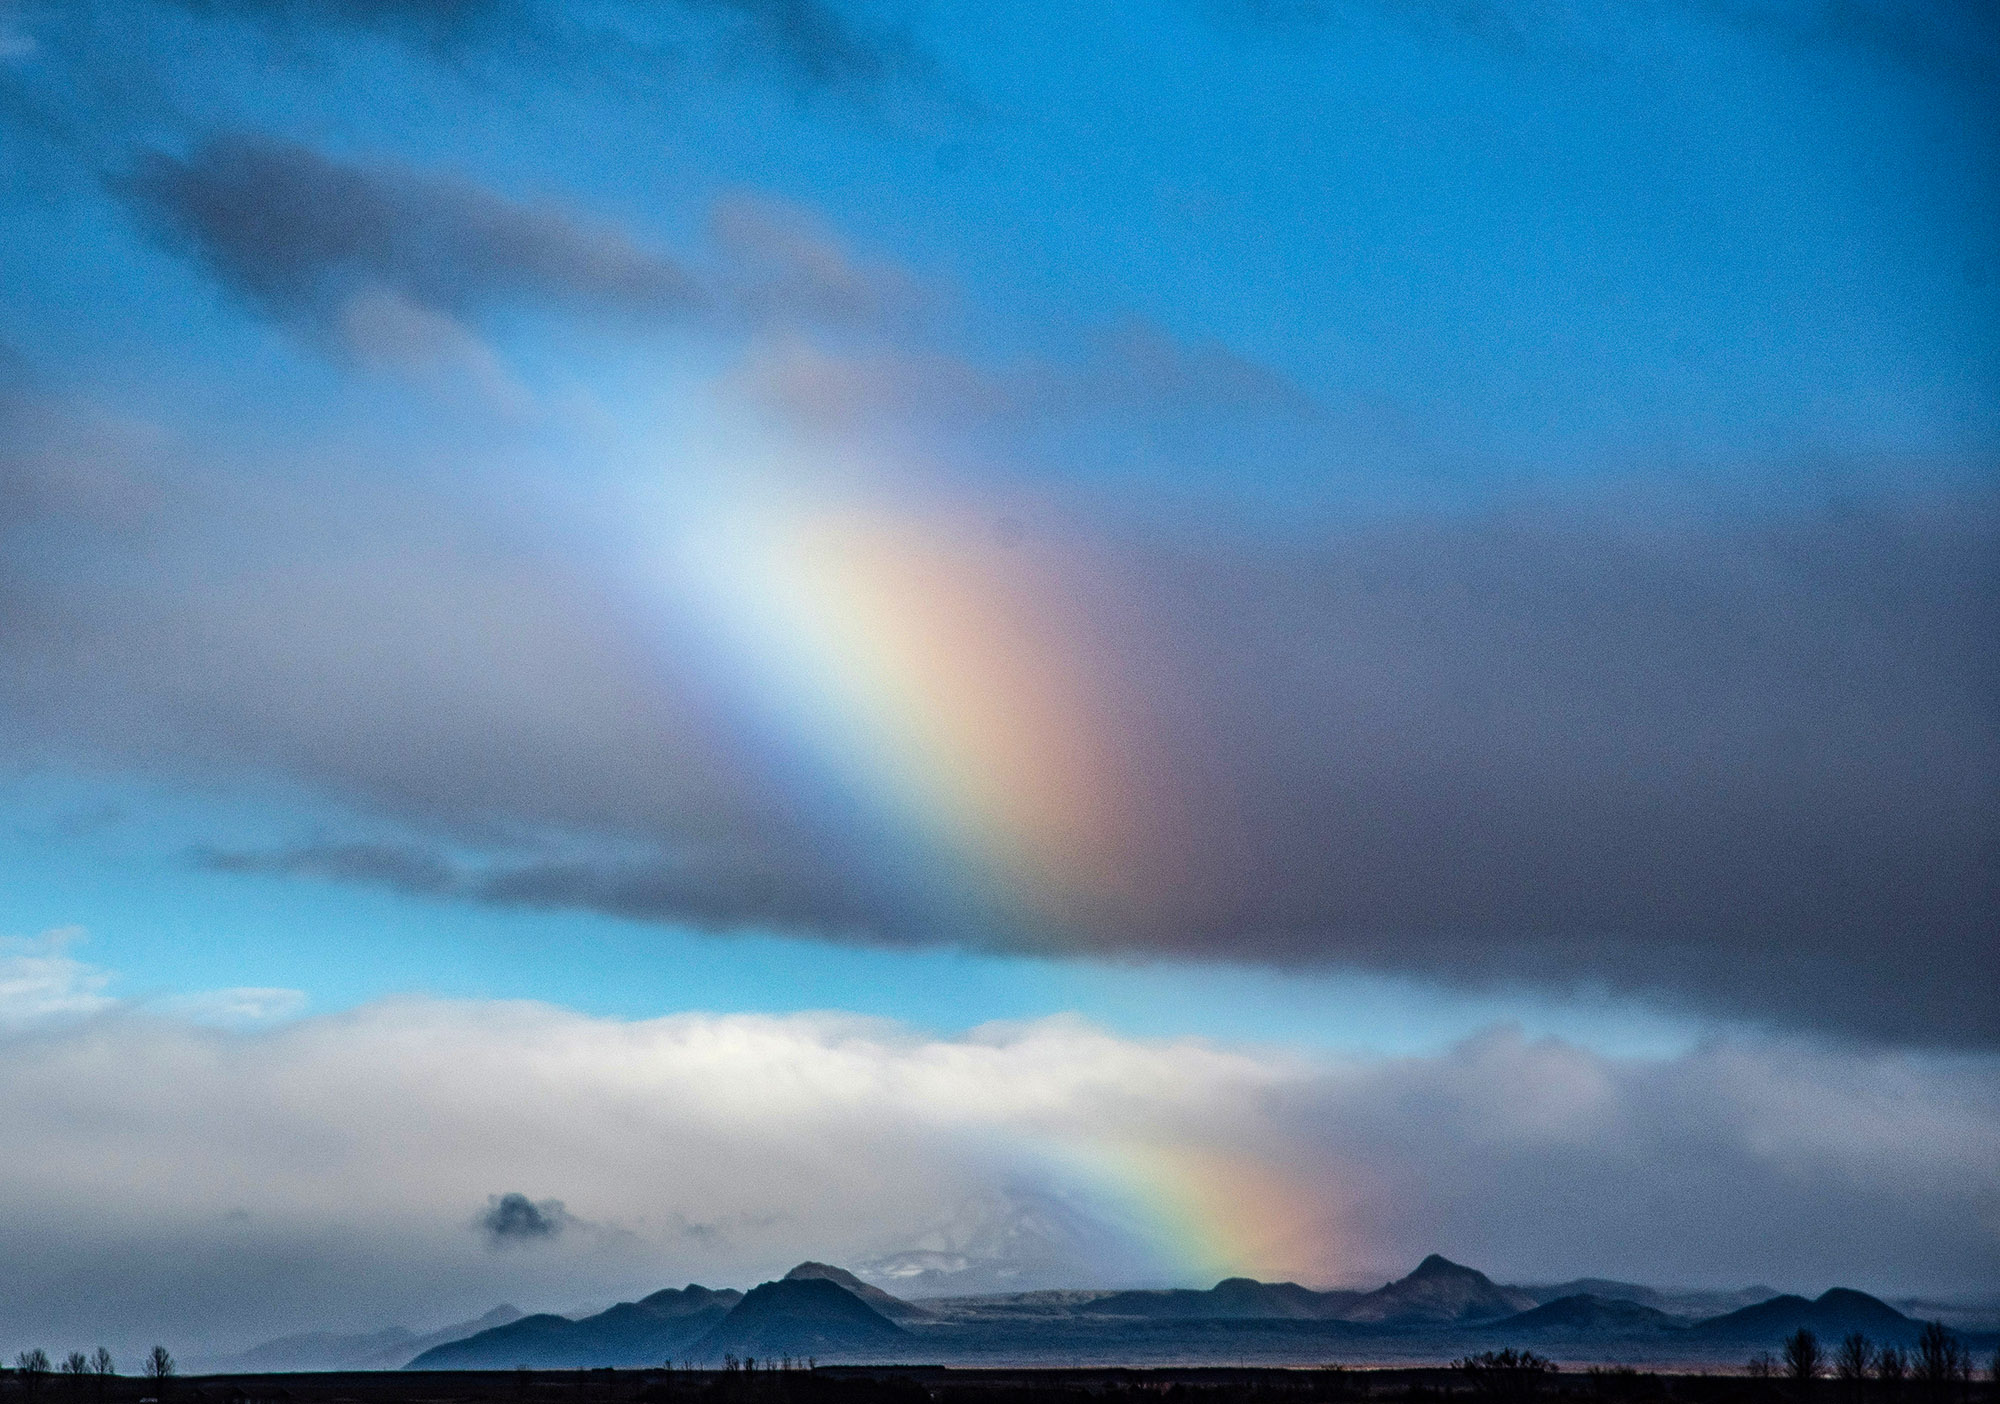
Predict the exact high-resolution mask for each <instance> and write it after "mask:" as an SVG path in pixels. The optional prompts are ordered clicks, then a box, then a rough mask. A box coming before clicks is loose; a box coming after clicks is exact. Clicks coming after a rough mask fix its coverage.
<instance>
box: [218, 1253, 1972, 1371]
mask: <svg viewBox="0 0 2000 1404" xmlns="http://www.w3.org/2000/svg"><path fill="white" fill-rule="evenodd" d="M1564 1285H1566V1286H1567V1285H1586V1286H1589V1287H1592V1288H1595V1289H1597V1290H1594V1291H1582V1292H1568V1293H1565V1294H1563V1295H1558V1296H1554V1297H1550V1296H1548V1293H1549V1292H1550V1291H1552V1290H1557V1289H1552V1288H1532V1289H1531V1288H1522V1287H1512V1286H1505V1285H1502V1284H1499V1283H1495V1282H1494V1281H1493V1280H1492V1279H1491V1278H1489V1277H1488V1276H1487V1275H1486V1274H1484V1273H1482V1272H1479V1271H1478V1270H1476V1269H1474V1268H1469V1267H1465V1266H1463V1265H1461V1264H1458V1263H1454V1262H1451V1261H1450V1260H1449V1259H1446V1258H1443V1257H1440V1256H1438V1255H1435V1254H1433V1255H1432V1256H1430V1257H1427V1258H1425V1259H1424V1260H1423V1261H1422V1262H1421V1263H1419V1264H1418V1265H1417V1267H1416V1268H1415V1269H1414V1270H1413V1271H1411V1272H1410V1273H1409V1274H1408V1275H1407V1276H1404V1277H1400V1278H1397V1279H1396V1280H1395V1281H1393V1282H1389V1283H1385V1284H1384V1285H1383V1286H1381V1287H1379V1288H1377V1289H1375V1290H1373V1291H1365V1292H1364V1291H1318V1290H1315V1289H1313V1288H1309V1287H1304V1286H1301V1285H1299V1284H1298V1283H1295V1282H1258V1281H1255V1280H1253V1279H1250V1278H1243V1277H1233V1278H1226V1279H1224V1280H1223V1281H1221V1282H1218V1283H1217V1284H1216V1285H1215V1286H1214V1287H1211V1288H1208V1289H1206V1290H1203V1291H1195V1290H1189V1289H1162V1290H1147V1291H1095V1292H1092V1291H1037V1292H1026V1293H1016V1294H1011V1295H1005V1294H1000V1295H985V1296H967V1297H949V1298H931V1299H927V1300H925V1301H924V1302H923V1303H922V1304H921V1305H920V1304H918V1303H914V1302H909V1301H905V1300H903V1299H901V1298H898V1297H896V1296H894V1295H892V1294H890V1293H889V1292H886V1291H884V1290H883V1289H882V1288H880V1287H878V1286H875V1285H873V1284H871V1283H868V1282H866V1281H864V1280H862V1279H861V1278H860V1277H858V1276H856V1275H855V1274H853V1273H851V1272H848V1271H846V1270H844V1269H841V1268H838V1267H832V1266H829V1265H828V1264H825V1263H818V1262H806V1263H801V1264H799V1265H798V1266H797V1267H796V1268H793V1269H792V1270H791V1272H789V1273H787V1274H786V1275H785V1276H784V1277H783V1278H780V1279H778V1280H776V1281H773V1282H766V1283H764V1284H762V1285H760V1286H758V1287H755V1288H753V1289H752V1290H751V1291H749V1292H748V1293H742V1292H737V1291H733V1290H728V1289H724V1290H719V1291H716V1290H710V1289H709V1288H706V1287H702V1286H698V1285H689V1286H687V1287H684V1288H678V1289H669V1290H667V1291H663V1292H656V1293H654V1294H653V1295H651V1296H649V1297H645V1298H642V1299H641V1300H639V1301H636V1302H624V1303H620V1304H619V1305H617V1306H614V1307H612V1308H610V1309H609V1310H606V1311H602V1312H598V1313H595V1314H593V1315H588V1316H583V1317H580V1318H577V1319H575V1320H571V1319H569V1318H566V1317H561V1316H552V1315H538V1316H526V1317H520V1318H519V1319H517V1320H511V1321H507V1322H503V1323H500V1324H498V1325H495V1326H492V1327H490V1328H488V1329H485V1330H480V1331H476V1332H473V1333H471V1334H469V1335H466V1336H464V1337H462V1338H457V1339H453V1340H450V1341H447V1342H441V1343H438V1344H435V1345H432V1346H430V1347H428V1348H427V1349H423V1350H421V1351H417V1352H414V1353H413V1355H412V1357H411V1358H410V1359H409V1362H408V1365H407V1366H406V1368H408V1369H413V1370H445V1369H454V1370H459V1369H511V1368H514V1367H517V1366H530V1367H537V1368H566V1369H582V1368H590V1367H597V1366H616V1367H626V1368H631V1367H636V1366H658V1365H660V1364H662V1363H663V1362H666V1361H672V1362H674V1363H675V1364H677V1365H714V1364H720V1363H722V1362H723V1360H724V1359H725V1358H726V1357H730V1356H734V1357H737V1358H739V1359H740V1358H746V1357H754V1358H757V1359H766V1360H778V1359H781V1358H786V1357H789V1358H792V1359H797V1360H808V1359H810V1360H815V1361H818V1362H822V1363H833V1362H846V1363H879V1362H890V1361H900V1362H911V1361H922V1362H926V1363H957V1364H1033V1363H1042V1364H1052V1363H1073V1364H1092V1365H1095V1364H1120V1363H1123V1364H1152V1363H1175V1362H1180V1363H1185V1362H1200V1361H1204V1360H1229V1361H1251V1360H1255V1361H1259V1362H1263V1363H1271V1364H1282V1363H1304V1362H1309V1361H1313V1362H1316V1361H1328V1360H1354V1361H1367V1362H1382V1363H1388V1362H1399V1361H1437V1360H1442V1359H1449V1358H1451V1357H1452V1356H1454V1355H1458V1354H1463V1353H1466V1352H1470V1351H1476V1350H1482V1349H1491V1348H1495V1347H1498V1346H1501V1345H1506V1344H1517V1345H1524V1346H1532V1347H1533V1348H1534V1349H1536V1350H1538V1351H1541V1352H1543V1353H1545V1354H1549V1355H1551V1356H1553V1357H1555V1358H1557V1359H1562V1360H1570V1361H1587V1362H1590V1363H1600V1362H1606V1361H1615V1362H1619V1363H1633V1364H1646V1363H1651V1364H1721V1363H1734V1364H1740V1363H1741V1362H1742V1361H1743V1360H1744V1359H1745V1358H1746V1357H1747V1355H1748V1354H1750V1353H1751V1352H1753V1351H1755V1350H1759V1349H1764V1350H1774V1349H1776V1348H1777V1347H1778V1346H1779V1344H1780V1343H1781V1342H1782V1341H1783V1339H1784V1338H1785V1337H1786V1336H1788V1335H1790V1334H1791V1333H1792V1332H1794V1331H1796V1330H1798V1329H1800V1328H1801V1327H1804V1328H1806V1329H1809V1330H1812V1331H1814V1332H1815V1333H1816V1334H1818V1335H1819V1336H1820V1337H1821V1338H1822V1339H1823V1340H1826V1341H1828V1342H1829V1343H1830V1342H1832V1341H1833V1340H1836V1339H1838V1338H1839V1337H1840V1336H1843V1335H1845V1334H1847V1333H1848V1332H1850V1331H1861V1332H1862V1333H1864V1334H1866V1335H1868V1336H1869V1337H1870V1338H1871V1339H1873V1340H1875V1341H1877V1342H1881V1343H1885V1344H1886V1343H1897V1344H1905V1343H1908V1342H1909V1341H1911V1340H1913V1339H1914V1338H1915V1336H1916V1334H1917V1332H1918V1331H1919V1330H1920V1329H1921V1323H1919V1322H1917V1321H1915V1320H1913V1319H1912V1318H1910V1317H1908V1316H1905V1315H1903V1314H1902V1313H1901V1312H1899V1311H1897V1310H1896V1309H1895V1308H1894V1307H1892V1306H1890V1305H1889V1304H1888V1303H1886V1302H1883V1301H1880V1300H1878V1299H1877V1298H1874V1297H1871V1296H1868V1295H1867V1294H1866V1293H1862V1292H1856V1291H1852V1290H1849V1289H1845V1288H1835V1289H1833V1290H1831V1291H1829V1292H1826V1293H1825V1294H1823V1295H1822V1296H1820V1297H1818V1298H1817V1299H1813V1300H1808V1299H1807V1298H1804V1297H1798V1296H1789V1295H1783V1294H1776V1293H1773V1294H1771V1295H1769V1296H1768V1297H1767V1298H1765V1299H1764V1300H1761V1301H1758V1302H1755V1303H1752V1304H1750V1305H1748V1306H1742V1307H1738V1308H1737V1309H1735V1310H1730V1311H1724V1312H1720V1313H1716V1314H1712V1315H1695V1314H1692V1313H1689V1312H1686V1311H1682V1310H1671V1309H1669V1308H1672V1307H1675V1306H1676V1305H1677V1304H1678V1303H1679V1302H1681V1301H1684V1300H1686V1299H1688V1298H1693V1299H1695V1300H1698V1301H1703V1302H1709V1301H1714V1300H1716V1299H1718V1298H1720V1299H1722V1300H1725V1301H1726V1300H1728V1299H1729V1298H1730V1297H1733V1296H1735V1295H1737V1294H1709V1293H1703V1294H1674V1293H1664V1292H1660V1291H1657V1290H1656V1289H1652V1288H1644V1287H1638V1286H1636V1285H1635V1284H1622V1283H1616V1282H1611V1281H1607V1280H1605V1279H1579V1282H1578V1283H1577V1284H1564ZM1641 1298H1644V1299H1643V1300H1642V1299H1641ZM296 1339H305V1338H296ZM273 1344H276V1343H273ZM1968 1344H1970V1345H1972V1346H1973V1347H1974V1348H1975V1349H1984V1350H1989V1351H1990V1350H1991V1349H1992V1347H1993V1346H1994V1345H1995V1344H2000V1335H1991V1336H1989V1335H1988V1334H1978V1335H1974V1336H1973V1337H1971V1339H1970V1340H1969V1341H1968ZM259 1349H260V1350H263V1349H265V1348H263V1347H260V1348H259ZM255 1353H256V1352H251V1353H250V1354H255Z"/></svg>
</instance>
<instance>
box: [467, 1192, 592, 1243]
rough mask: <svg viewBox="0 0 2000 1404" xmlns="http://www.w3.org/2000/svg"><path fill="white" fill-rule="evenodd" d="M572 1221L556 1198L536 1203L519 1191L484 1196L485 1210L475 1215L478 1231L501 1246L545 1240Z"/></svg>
mask: <svg viewBox="0 0 2000 1404" xmlns="http://www.w3.org/2000/svg"><path fill="white" fill-rule="evenodd" d="M574 1222H575V1220H574V1219H573V1218H572V1217H571V1215H570V1212H569V1211H568V1210H567V1209H565V1208H564V1207H563V1202H562V1201H561V1200H560V1199H544V1200H541V1201H539V1202H537V1201H535V1200H532V1199H529V1198H528V1196H526V1195H525V1194H520V1193H509V1194H494V1195H488V1196H487V1198H486V1209H485V1211H484V1212H483V1213H481V1214H480V1216H479V1231H480V1232H481V1233H483V1234H485V1235H486V1238H487V1241H488V1242H490V1243H491V1244H493V1245H494V1246H495V1247H502V1246H505V1245H507V1244H512V1243H541V1242H546V1241H547V1240H549V1239H552V1238H555V1237H556V1236H557V1235H559V1234H561V1233H562V1232H563V1231H564V1230H565V1229H567V1228H568V1227H569V1226H570V1225H571V1224H572V1223H574Z"/></svg>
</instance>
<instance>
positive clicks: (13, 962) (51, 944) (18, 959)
mask: <svg viewBox="0 0 2000 1404" xmlns="http://www.w3.org/2000/svg"><path fill="white" fill-rule="evenodd" d="M81 940H83V932H82V931H81V930H79V929H78V928H76V927H64V928H62V929H60V930H56V931H45V932H43V933H42V934H41V935H40V936H36V937H34V938H32V939H28V940H21V939H7V938H0V1027H4V1026H8V1025H18V1024H24V1023H29V1022H33V1021H38V1020H42V1019H48V1018H53V1017H60V1016H62V1015H66V1014H72V1015H73V1014H94V1013H96V1012H97V1011H98V1010H101V1009H108V1008H110V1007H111V1006H112V1005H113V1004H115V1003H116V1002H117V1001H116V1000H114V999H112V998H111V996H109V995H107V994H105V993H104V988H105V986H106V985H108V984H109V983H110V982H111V975H110V973H109V972H107V971H103V970H99V969H97V968H96V967H95V966H91V965H86V964H85V963H84V962H82V961H80V960H78V959H77V958H76V957H75V956H72V955H70V954H69V953H68V952H69V948H70V947H71V946H73V945H75V944H76V943H78V942H79V941H81Z"/></svg>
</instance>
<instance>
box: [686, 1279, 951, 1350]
mask: <svg viewBox="0 0 2000 1404" xmlns="http://www.w3.org/2000/svg"><path fill="white" fill-rule="evenodd" d="M912 1344H913V1341H912V1338H911V1336H910V1334H909V1332H907V1331H905V1330H904V1329H903V1328H902V1327H900V1326H898V1325H897V1324H896V1323H895V1322H893V1321H891V1320H890V1319H889V1318H888V1317H886V1316H884V1315H883V1314H882V1313H881V1312H879V1311H877V1310H876V1309H875V1308H874V1307H872V1306H870V1305H869V1304H868V1303H867V1302H865V1301H863V1300H862V1299H861V1298H860V1297H858V1296H856V1295H855V1294H854V1293H852V1292H850V1291H848V1290H847V1289H846V1288H845V1287H843V1286H841V1285H840V1284H839V1283H838V1282H835V1281H832V1280H830V1279H828V1278H825V1277H786V1278H783V1279H781V1280H780V1281H777V1282H766V1283H763V1284H762V1285H760V1286H757V1287H753V1288H751V1289H750V1291H749V1293H748V1294H747V1295H746V1296H745V1297H744V1298H743V1300H742V1301H740V1302H738V1303H737V1304H736V1305H735V1306H734V1307H733V1308H731V1310H730V1312H729V1314H728V1315H727V1316H725V1317H724V1318H723V1319H722V1320H721V1321H719V1322H717V1323H716V1325H715V1328H714V1329H713V1330H711V1331H709V1332H708V1334H707V1335H705V1336H703V1337H702V1338H701V1339H700V1340H698V1341H695V1342H694V1343H693V1344H692V1345H691V1346H689V1347H688V1348H687V1355H688V1358H690V1359H692V1360H697V1361H704V1362H711V1363H712V1362H715V1361H719V1360H721V1359H723V1358H724V1357H725V1356H731V1355H733V1356H737V1357H738V1358H742V1357H745V1356H749V1357H754V1358H756V1359H760V1360H776V1359H779V1358H780V1357H784V1356H790V1357H792V1358H793V1359H795V1360H797V1359H807V1358H813V1359H819V1360H855V1359H861V1360H874V1361H886V1360H893V1359H894V1358H895V1357H896V1356H898V1355H899V1354H903V1353H905V1352H906V1351H907V1350H908V1349H909V1347H910V1346H911V1345H912Z"/></svg>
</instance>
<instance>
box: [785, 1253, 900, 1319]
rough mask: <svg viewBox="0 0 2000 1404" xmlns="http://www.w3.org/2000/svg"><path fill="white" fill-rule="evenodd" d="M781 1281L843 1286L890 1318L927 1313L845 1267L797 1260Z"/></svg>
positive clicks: (809, 1260)
mask: <svg viewBox="0 0 2000 1404" xmlns="http://www.w3.org/2000/svg"><path fill="white" fill-rule="evenodd" d="M781 1280H782V1281H785V1282H831V1283H833V1284H834V1285H835V1286H836V1287H844V1288H846V1289H847V1290H848V1291H849V1292H852V1293H853V1294H854V1295H855V1296H857V1297H859V1298H861V1300H862V1301H864V1302H866V1303H868V1305H870V1306H872V1307H874V1308H875V1310H877V1311H879V1312H881V1313H882V1314H883V1315H884V1316H886V1317H888V1318H889V1319H890V1320H891V1321H913V1320H918V1319H921V1318H923V1317H927V1316H929V1315H930V1313H929V1312H927V1311H925V1310H924V1309H923V1308H922V1307H920V1306H913V1305H911V1304H910V1303H909V1302H906V1301H904V1300H903V1299H902V1298H901V1297H897V1296H892V1295H891V1294H890V1293H888V1292H885V1291H883V1290H882V1289H881V1288H880V1287H876V1286H873V1285H872V1284H870V1283H867V1282H863V1281H862V1280H861V1279H860V1278H858V1277H856V1276H855V1275H854V1274H853V1273H851V1272H849V1271H848V1270H847V1269H846V1268H839V1267H835V1266H833V1264H831V1263H816V1262H813V1261H812V1260H811V1259H807V1260H806V1261H805V1262H803V1263H800V1264H799V1265H798V1266H797V1267H795V1268H793V1269H792V1270H791V1271H790V1272H788V1273H786V1274H785V1275H784V1277H783V1278H782V1279H781Z"/></svg>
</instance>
